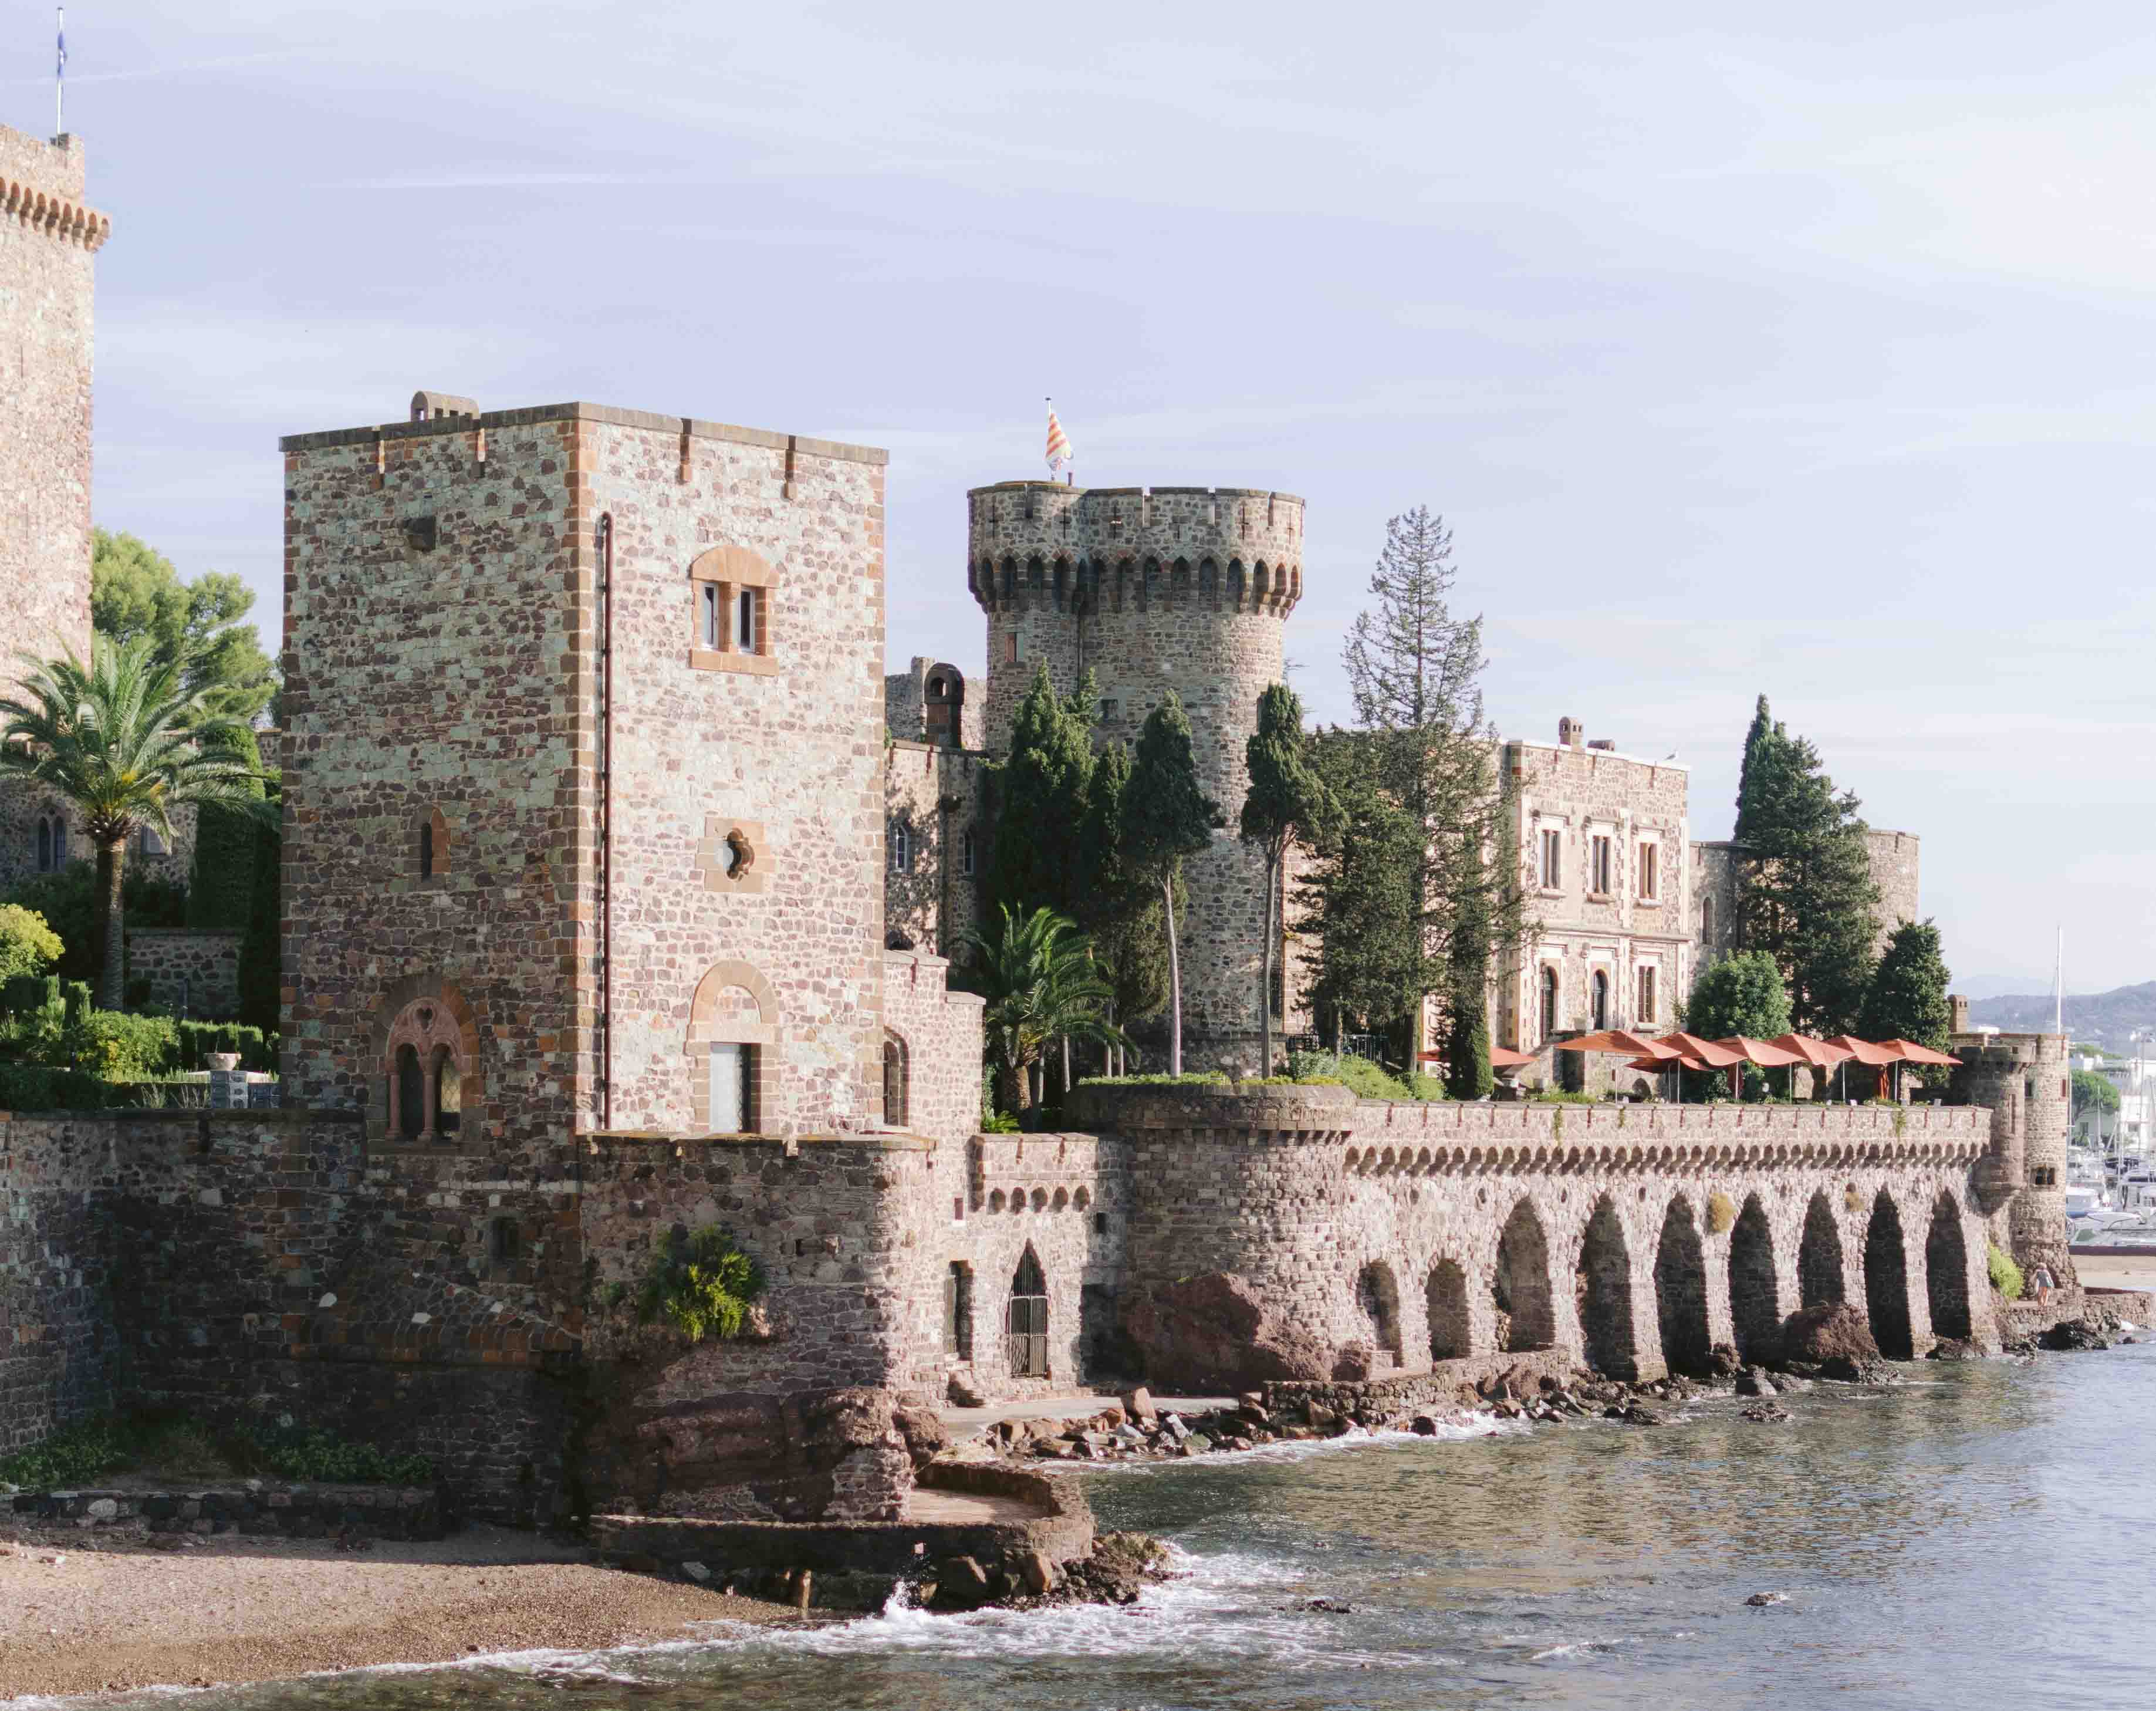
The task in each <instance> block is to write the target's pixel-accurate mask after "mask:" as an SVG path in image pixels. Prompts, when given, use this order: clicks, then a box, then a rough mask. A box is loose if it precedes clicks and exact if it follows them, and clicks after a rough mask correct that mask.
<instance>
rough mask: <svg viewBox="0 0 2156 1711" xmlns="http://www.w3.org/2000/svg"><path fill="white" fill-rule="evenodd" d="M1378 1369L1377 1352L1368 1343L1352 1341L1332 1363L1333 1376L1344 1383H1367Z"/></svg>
mask: <svg viewBox="0 0 2156 1711" xmlns="http://www.w3.org/2000/svg"><path fill="white" fill-rule="evenodd" d="M1377 1369H1378V1357H1377V1354H1376V1352H1375V1351H1374V1350H1373V1349H1372V1348H1371V1347H1370V1345H1369V1344H1367V1343H1350V1344H1348V1345H1347V1347H1346V1348H1344V1349H1342V1350H1341V1351H1340V1353H1339V1354H1338V1355H1337V1357H1336V1358H1335V1359H1334V1360H1333V1363H1332V1376H1333V1378H1334V1379H1335V1380H1337V1381H1338V1382H1339V1383H1341V1384H1343V1385H1359V1384H1364V1383H1367V1382H1368V1380H1369V1379H1370V1376H1371V1374H1373V1373H1374V1372H1376V1370H1377Z"/></svg>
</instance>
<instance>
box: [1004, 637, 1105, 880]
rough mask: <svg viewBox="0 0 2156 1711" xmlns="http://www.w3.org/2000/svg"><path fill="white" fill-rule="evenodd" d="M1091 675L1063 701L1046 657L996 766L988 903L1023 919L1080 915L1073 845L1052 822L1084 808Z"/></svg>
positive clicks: (1079, 874) (1065, 820) (1079, 875)
mask: <svg viewBox="0 0 2156 1711" xmlns="http://www.w3.org/2000/svg"><path fill="white" fill-rule="evenodd" d="M1091 703H1092V682H1091V678H1090V677H1088V678H1087V679H1086V681H1084V682H1083V683H1081V685H1080V686H1079V692H1078V694H1077V695H1076V696H1073V697H1072V698H1071V699H1070V700H1069V701H1065V700H1064V699H1063V698H1062V697H1061V696H1058V695H1057V694H1056V692H1055V686H1054V685H1053V684H1051V683H1050V681H1049V677H1048V667H1047V665H1045V663H1044V664H1042V665H1039V666H1038V667H1036V668H1035V670H1034V674H1033V682H1032V683H1031V685H1030V686H1029V687H1028V688H1027V690H1026V692H1025V696H1024V699H1023V700H1022V701H1019V705H1018V712H1017V714H1016V716H1015V717H1014V718H1013V720H1012V722H1011V744H1010V753H1009V755H1007V756H1006V757H1005V758H1004V762H1003V764H1002V765H1001V766H999V767H998V768H995V778H994V784H993V788H994V790H995V794H996V830H995V836H994V838H993V840H992V842H991V844H990V845H989V850H988V911H989V913H990V915H991V916H993V913H994V912H995V910H996V909H997V908H998V907H1002V908H1006V909H1009V911H1010V912H1012V913H1013V914H1014V915H1016V916H1018V917H1021V918H1023V917H1027V916H1029V915H1030V914H1031V913H1032V912H1034V910H1036V909H1043V908H1045V909H1053V910H1054V911H1055V912H1056V913H1057V914H1059V915H1065V916H1069V917H1072V918H1073V919H1076V918H1078V917H1080V916H1081V914H1082V913H1083V911H1082V909H1081V899H1082V897H1084V894H1085V891H1086V886H1087V879H1086V875H1085V873H1084V872H1083V871H1082V870H1081V866H1080V864H1079V861H1078V851H1077V845H1076V842H1075V840H1073V839H1071V838H1068V837H1057V836H1054V835H1050V829H1051V828H1054V827H1058V826H1062V827H1068V826H1070V825H1073V824H1074V823H1075V821H1076V820H1077V818H1078V816H1079V814H1081V811H1082V810H1083V808H1084V804H1085V801H1086V781H1087V780H1088V779H1089V778H1091V776H1092V772H1093V742H1092V732H1091V717H1090V716H1089V710H1090V708H1091Z"/></svg>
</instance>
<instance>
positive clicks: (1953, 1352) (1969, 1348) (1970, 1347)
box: [1931, 1337, 1984, 1360]
mask: <svg viewBox="0 0 2156 1711" xmlns="http://www.w3.org/2000/svg"><path fill="white" fill-rule="evenodd" d="M1983 1358H1984V1352H1983V1350H1981V1349H1979V1348H1978V1347H1977V1346H1976V1344H1974V1343H1971V1342H1968V1341H1966V1340H1964V1339H1963V1338H1959V1337H1942V1338H1939V1340H1938V1342H1937V1343H1934V1344H1933V1345H1932V1353H1931V1359H1933V1360H1981V1359H1983Z"/></svg>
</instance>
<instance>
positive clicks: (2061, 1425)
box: [190, 1345, 2156, 1711]
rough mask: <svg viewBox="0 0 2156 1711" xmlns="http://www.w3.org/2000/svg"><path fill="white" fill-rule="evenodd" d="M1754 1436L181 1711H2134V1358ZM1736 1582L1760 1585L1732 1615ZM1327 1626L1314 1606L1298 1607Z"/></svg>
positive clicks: (1177, 1481)
mask: <svg viewBox="0 0 2156 1711" xmlns="http://www.w3.org/2000/svg"><path fill="white" fill-rule="evenodd" d="M1897 1372H1898V1373H1899V1374H1901V1375H1902V1382H1900V1383H1897V1384H1895V1385H1889V1386H1881V1387H1876V1388H1875V1387H1855V1386H1846V1385H1822V1386H1820V1388H1819V1389H1818V1390H1816V1391H1815V1392H1812V1393H1809V1394H1806V1395H1797V1396H1790V1397H1785V1398H1784V1399H1782V1401H1781V1403H1780V1405H1781V1406H1783V1407H1784V1408H1786V1409H1787V1410H1789V1415H1790V1416H1791V1417H1790V1419H1789V1421H1786V1422H1785V1423H1776V1424H1760V1423H1755V1422H1753V1421H1747V1420H1745V1419H1743V1417H1742V1412H1741V1410H1742V1409H1743V1407H1745V1406H1747V1405H1748V1404H1743V1403H1739V1402H1738V1401H1735V1400H1731V1399H1727V1398H1717V1399H1712V1400H1705V1401H1701V1402H1695V1403H1693V1404H1691V1405H1688V1406H1687V1407H1686V1408H1685V1409H1684V1410H1682V1411H1681V1413H1679V1414H1678V1415H1677V1416H1676V1417H1675V1418H1674V1419H1673V1421H1672V1422H1671V1424H1669V1425H1666V1426H1660V1427H1643V1426H1629V1425H1623V1424H1620V1423H1617V1422H1614V1421H1610V1422H1605V1421H1592V1422H1580V1423H1574V1424H1571V1425H1566V1426H1538V1427H1536V1428H1534V1429H1533V1430H1532V1431H1529V1430H1526V1429H1522V1428H1517V1427H1504V1428H1495V1427H1494V1426H1491V1427H1486V1428H1485V1429H1483V1430H1481V1431H1473V1432H1455V1433H1450V1434H1448V1435H1447V1436H1445V1437H1442V1438H1438V1439H1418V1438H1412V1437H1404V1436H1394V1435H1383V1436H1373V1437H1361V1438H1353V1439H1347V1440H1341V1441H1332V1442H1329V1443H1326V1444H1322V1445H1308V1446H1277V1447H1275V1448H1272V1449H1269V1450H1265V1451H1259V1452H1252V1453H1250V1454H1247V1455H1243V1456H1238V1457H1218V1458H1213V1459H1209V1460H1206V1461H1201V1462H1182V1463H1154V1464H1147V1465H1145V1466H1142V1467H1121V1468H1103V1469H1101V1470H1098V1471H1095V1472H1086V1473H1081V1474H1080V1475H1078V1476H1076V1477H1081V1478H1083V1479H1084V1480H1085V1481H1086V1490H1087V1493H1088V1494H1089V1495H1090V1497H1091V1499H1092V1502H1093V1504H1094V1507H1095V1508H1096V1511H1097V1512H1098V1513H1099V1516H1100V1518H1101V1524H1102V1526H1103V1527H1104V1528H1109V1527H1124V1528H1137V1529H1142V1530H1144V1531H1147V1532H1150V1533H1153V1534H1158V1535H1160V1536H1161V1537H1163V1538H1164V1539H1168V1540H1169V1541H1171V1542H1172V1543H1173V1545H1174V1546H1175V1548H1176V1550H1177V1553H1178V1563H1179V1565H1180V1567H1181V1568H1182V1570H1183V1571H1184V1573H1183V1577H1182V1578H1179V1579H1178V1580H1173V1581H1170V1582H1168V1583H1167V1584H1165V1585H1160V1586H1158V1587H1157V1588H1154V1589H1152V1590H1149V1591H1148V1592H1147V1594H1146V1595H1145V1596H1144V1597H1143V1599H1142V1601H1140V1602H1139V1603H1138V1604H1137V1605H1136V1606H1132V1607H1130V1608H1127V1609H1106V1608H1096V1607H1084V1608H1060V1609H1054V1610H1047V1611H1035V1612H1024V1613H1021V1612H1013V1611H982V1612H979V1613H978V1614H975V1615H972V1616H930V1615H927V1614H925V1613H922V1612H921V1611H913V1610H909V1609H904V1608H898V1609H894V1610H892V1611H889V1612H887V1613H886V1614H885V1615H884V1616H879V1617H875V1618H869V1619H864V1620H860V1621H851V1622H846V1623H843V1624H835V1625H830V1626H816V1627H811V1628H807V1629H789V1628H779V1629H771V1628H756V1627H749V1626H742V1625H737V1624H730V1623H725V1622H719V1623H715V1624H713V1625H712V1626H711V1627H709V1628H708V1629H707V1630H706V1631H704V1634H703V1636H702V1637H701V1638H699V1639H697V1640H696V1641H693V1642H686V1643H675V1644H673V1645H669V1646H665V1647H647V1648H643V1649H636V1650H623V1651H613V1652H603V1653H584V1654H575V1655H571V1654H548V1655H545V1656H536V1655H530V1654H527V1655H524V1656H521V1657H516V1658H506V1659H491V1660H481V1661H479V1662H474V1663H469V1664H465V1665H460V1666H458V1667H452V1668H444V1669H439V1670H407V1671H398V1672H357V1673H352V1674H347V1675H342V1676H336V1677H321V1678H312V1679H309V1680H305V1681H301V1682H296V1683H292V1682H288V1683H270V1684H264V1685H261V1686H258V1687H253V1688H236V1689H223V1690H218V1691H216V1692H213V1693H203V1694H198V1695H195V1696H193V1698H192V1699H191V1702H190V1703H191V1704H192V1705H193V1706H195V1707H198V1708H200V1711H273V1708H274V1711H286V1708H300V1707H305V1708H310V1711H420V1708H434V1707H449V1706H455V1707H459V1708H473V1711H523V1708H527V1707H539V1706H548V1707H556V1708H559V1707H562V1706H564V1705H568V1704H574V1705H577V1706H584V1707H591V1708H600V1707H608V1706H616V1705H620V1706H629V1705H635V1706H638V1707H640V1708H647V1711H697V1708H720V1707H731V1706H743V1707H749V1706H753V1707H757V1708H763V1711H843V1708H849V1707H903V1708H918V1711H1021V1708H1029V1707H1036V1706H1039V1707H1059V1708H1060V1707H1083V1708H1091V1707H1101V1708H1109V1707H1116V1708H1138V1707H1163V1708H1167V1707H1222V1708H1230V1707H1232V1708H1242V1707H1251V1708H1258V1707H1263V1708H1267V1711H1296V1708H1304V1707H1309V1708H1347V1707H1354V1708H1372V1711H1393V1708H1399V1711H1409V1708H1417V1711H1424V1708H1450V1707H1482V1706H1491V1707H1494V1706H1507V1707H1513V1706H1555V1707H1565V1708H1589V1707H1605V1706H1609V1707H1614V1706H1624V1707H1670V1708H1689V1707H1695V1706H1699V1707H1706V1706H1717V1707H1719V1706H1774V1707H1778V1708H1792V1707H1795V1708H1809V1707H1814V1706H1818V1707H1852V1708H1854V1707H1873V1706H1896V1707H1902V1706H1922V1707H1950V1708H1954V1711H1979V1708H1985V1707H1990V1706H2005V1705H2013V1706H2015V1707H2016V1708H2020V1707H2024V1706H2038V1707H2043V1708H2046V1711H2062V1708H2078V1707H2102V1708H2106V1711H2112V1708H2126V1707H2141V1706H2156V1623H2153V1622H2152V1621H2151V1619H2150V1618H2151V1613H2152V1606H2156V1598H2152V1594H2156V1472H2152V1457H2151V1452H2152V1449H2156V1443H2153V1442H2152V1437H2151V1433H2150V1422H2151V1421H2152V1419H2156V1348H2152V1347H2150V1346H2146V1345H2143V1346H2135V1347H2130V1348H2122V1349H2117V1350H2113V1351H2112V1352H2110V1353H2107V1354H2079V1355H2071V1356H2046V1357H2042V1358H2040V1359H2035V1360H2034V1361H2029V1360H2020V1361H2015V1360H1994V1361H1984V1362H1977V1363H1970V1364H1919V1365H1913V1366H1904V1367H1901V1368H1898V1369H1897ZM1754 1593H1768V1594H1775V1593H1779V1594H1782V1595H1784V1601H1780V1602H1775V1603H1771V1604H1768V1605H1765V1606H1752V1605H1749V1604H1748V1603H1747V1602H1746V1600H1747V1599H1748V1597H1749V1596H1750V1595H1753V1594H1754ZM1320 1598H1322V1599H1325V1600H1328V1601H1332V1602H1333V1603H1334V1604H1337V1605H1344V1606H1347V1609H1346V1610H1345V1611H1318V1610H1312V1609H1311V1608H1309V1607H1307V1604H1308V1601H1310V1600H1312V1599H1320Z"/></svg>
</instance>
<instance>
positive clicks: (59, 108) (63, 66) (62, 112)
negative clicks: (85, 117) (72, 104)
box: [53, 6, 67, 142]
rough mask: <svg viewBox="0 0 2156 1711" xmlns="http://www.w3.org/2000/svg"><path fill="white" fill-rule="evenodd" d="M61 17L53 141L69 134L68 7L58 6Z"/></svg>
mask: <svg viewBox="0 0 2156 1711" xmlns="http://www.w3.org/2000/svg"><path fill="white" fill-rule="evenodd" d="M53 10H54V12H55V13H58V14H59V38H58V41H59V59H57V60H56V61H55V62H54V66H53V141H55V142H57V141H59V139H60V138H61V137H63V136H66V135H67V8H66V7H64V6H56V7H54V8H53Z"/></svg>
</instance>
